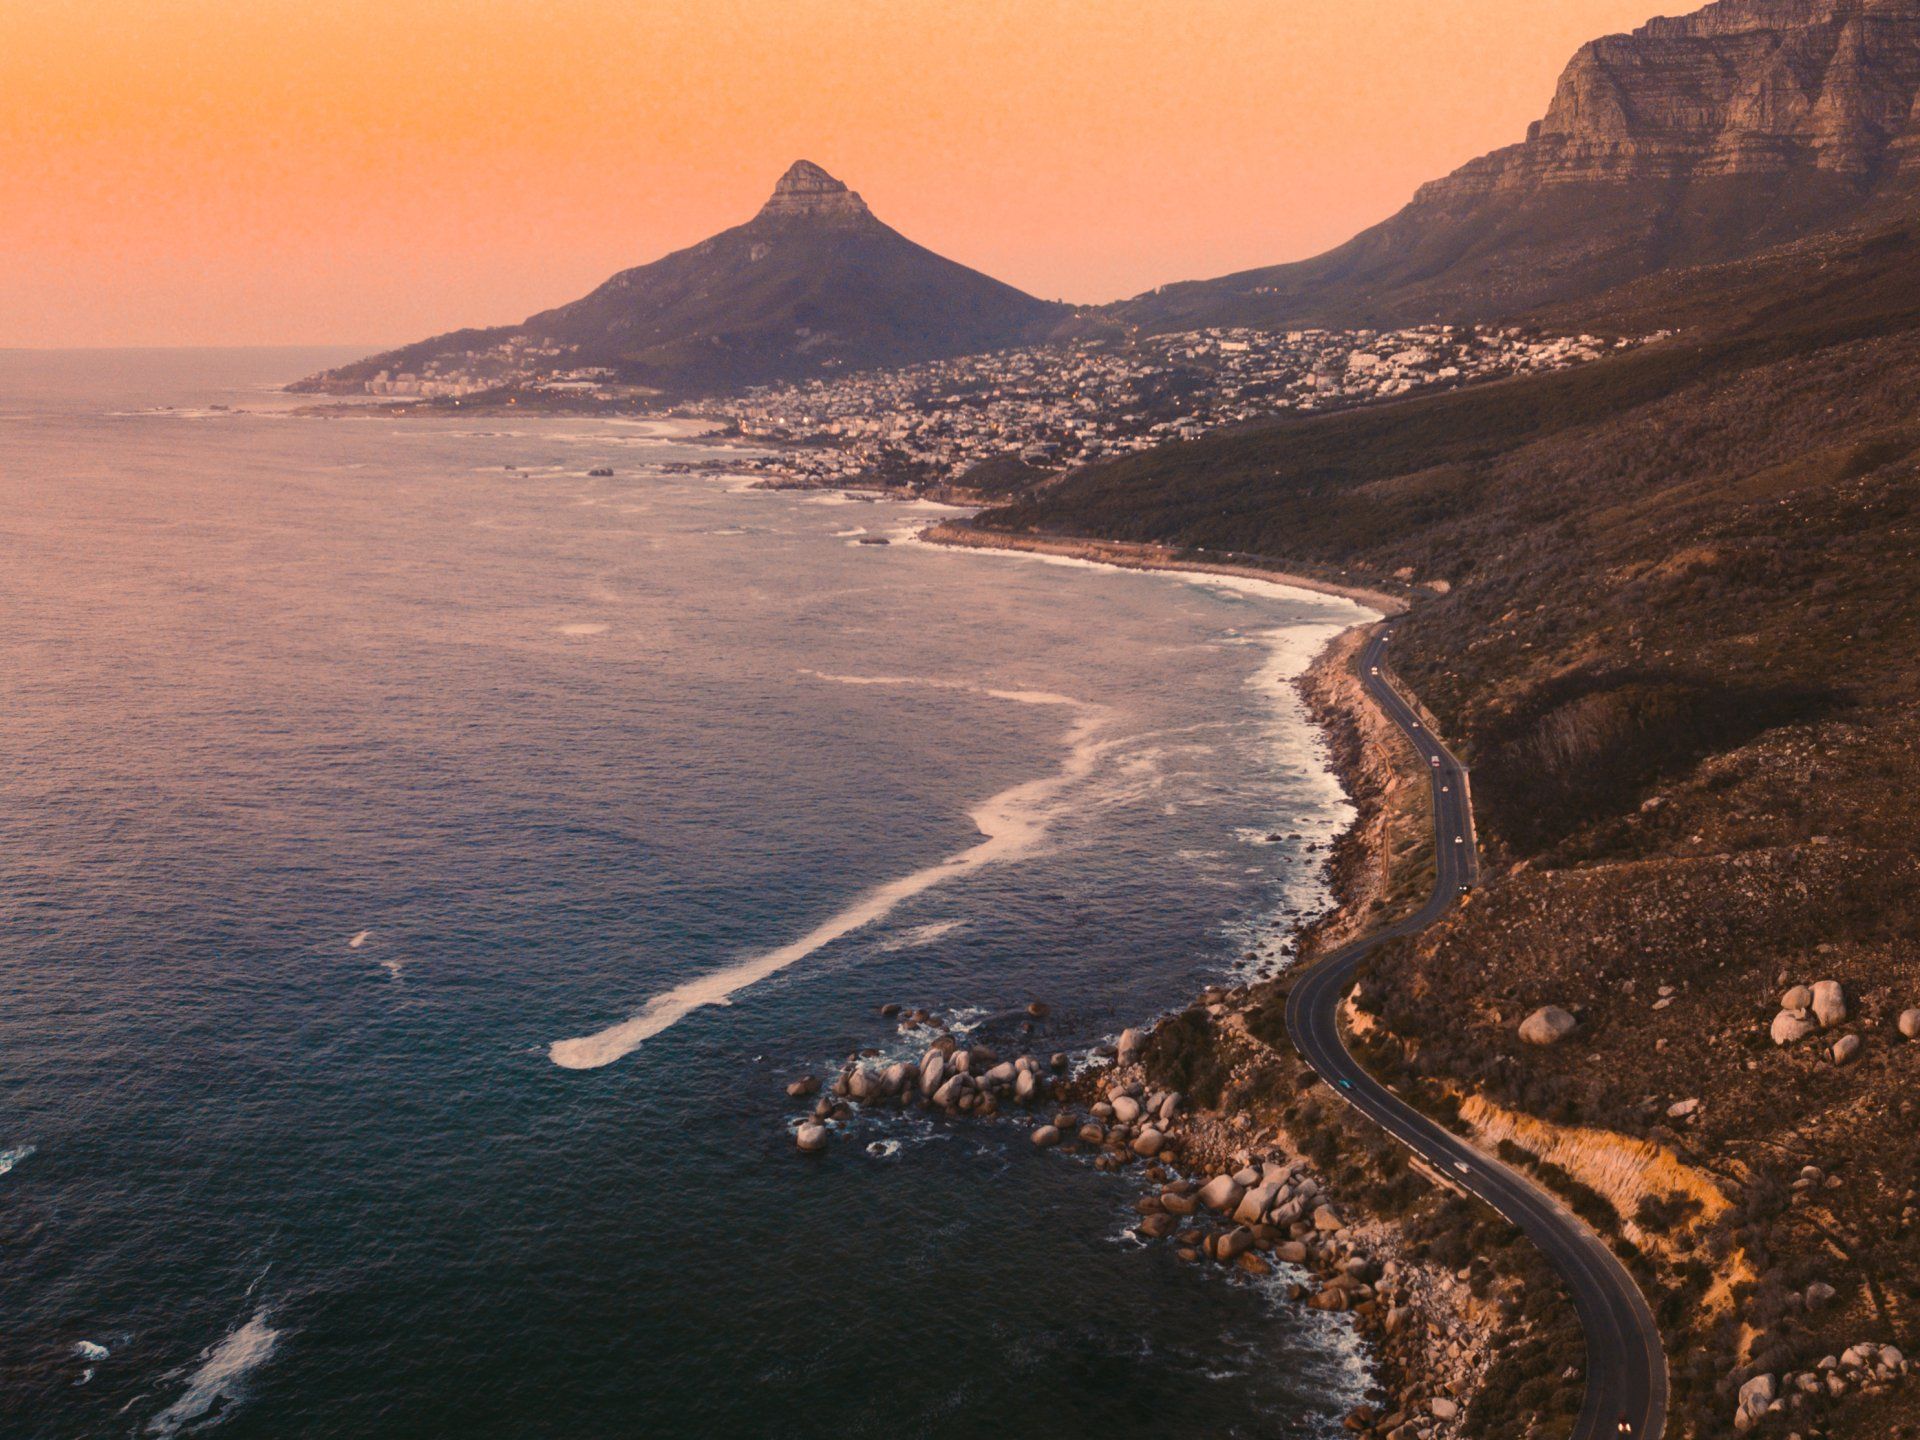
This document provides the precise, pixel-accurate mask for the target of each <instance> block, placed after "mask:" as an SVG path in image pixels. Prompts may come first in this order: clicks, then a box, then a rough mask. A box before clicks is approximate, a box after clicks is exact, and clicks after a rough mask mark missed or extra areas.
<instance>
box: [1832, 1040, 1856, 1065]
mask: <svg viewBox="0 0 1920 1440" xmlns="http://www.w3.org/2000/svg"><path fill="white" fill-rule="evenodd" d="M1860 1045H1861V1040H1860V1037H1859V1036H1858V1035H1842V1036H1841V1037H1840V1038H1839V1039H1838V1040H1836V1041H1834V1042H1833V1063H1834V1064H1836V1065H1850V1064H1852V1063H1853V1062H1854V1061H1855V1060H1856V1059H1858V1058H1859V1055H1860Z"/></svg>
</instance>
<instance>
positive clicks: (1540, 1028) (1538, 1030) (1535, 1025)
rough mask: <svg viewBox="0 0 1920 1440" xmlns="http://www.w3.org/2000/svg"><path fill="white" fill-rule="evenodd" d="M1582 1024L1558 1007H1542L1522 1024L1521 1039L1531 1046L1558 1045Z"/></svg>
mask: <svg viewBox="0 0 1920 1440" xmlns="http://www.w3.org/2000/svg"><path fill="white" fill-rule="evenodd" d="M1579 1028H1580V1022H1579V1021H1578V1020H1576V1019H1574V1018H1573V1016H1571V1015H1569V1014H1568V1013H1567V1012H1566V1011H1564V1010H1562V1009H1561V1008H1560V1007H1559V1006H1558V1005H1542V1006H1541V1007H1540V1008H1539V1009H1538V1010H1536V1011H1534V1012H1533V1013H1532V1014H1531V1015H1529V1016H1527V1018H1526V1019H1524V1020H1522V1021H1521V1022H1520V1038H1521V1039H1522V1040H1524V1041H1526V1042H1527V1043H1528V1044H1529V1045H1558V1044H1559V1043H1560V1042H1561V1041H1562V1040H1564V1039H1566V1038H1567V1036H1569V1035H1571V1034H1572V1033H1573V1032H1574V1031H1575V1030H1577V1029H1579Z"/></svg>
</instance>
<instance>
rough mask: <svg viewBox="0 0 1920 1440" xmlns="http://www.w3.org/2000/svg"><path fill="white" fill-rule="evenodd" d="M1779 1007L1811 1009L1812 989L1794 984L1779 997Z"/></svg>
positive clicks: (1783, 1008) (1784, 1008)
mask: <svg viewBox="0 0 1920 1440" xmlns="http://www.w3.org/2000/svg"><path fill="white" fill-rule="evenodd" d="M1780 1008H1781V1009H1782V1010H1811V1009H1812V1008H1813V991H1811V990H1809V989H1808V988H1807V987H1806V986H1804V985H1796V986H1794V987H1793V988H1792V989H1791V990H1789V991H1787V993H1786V994H1784V995H1782V996H1781V997H1780Z"/></svg>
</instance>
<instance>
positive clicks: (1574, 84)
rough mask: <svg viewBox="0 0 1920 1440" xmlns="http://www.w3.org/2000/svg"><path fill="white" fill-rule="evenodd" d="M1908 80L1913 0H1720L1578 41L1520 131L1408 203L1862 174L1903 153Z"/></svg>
mask: <svg viewBox="0 0 1920 1440" xmlns="http://www.w3.org/2000/svg"><path fill="white" fill-rule="evenodd" d="M1916 92H1920V0H1719V3H1718V4H1713V5H1709V6H1707V7H1706V8H1705V9H1704V10H1701V11H1698V12H1697V13H1695V14H1693V15H1688V16H1684V17H1682V18H1679V19H1659V20H1653V21H1650V22H1648V23H1647V24H1646V25H1643V26H1642V27H1641V28H1640V29H1638V30H1636V31H1634V32H1633V33H1632V34H1631V35H1609V36H1606V37H1604V38H1603V39H1599V40H1595V41H1592V42H1590V43H1589V44H1587V45H1584V46H1582V47H1581V49H1580V51H1579V53H1578V54H1576V55H1575V56H1574V57H1573V60H1572V63H1570V64H1569V65H1568V66H1567V69H1566V71H1565V73H1564V74H1562V75H1561V77H1560V84H1559V87H1558V88H1557V89H1556V90H1555V92H1554V97H1553V103H1552V104H1551V105H1550V106H1549V107H1548V109H1547V113H1546V116H1545V117H1544V118H1543V119H1541V120H1538V121H1536V122H1535V123H1534V125H1533V126H1532V128H1531V129H1530V130H1529V132H1528V135H1527V138H1526V140H1525V142H1523V143H1522V144H1519V145H1514V146H1510V147H1509V148H1507V149H1505V150H1496V151H1495V152H1494V153H1493V154H1491V155H1487V156H1484V157H1483V158H1481V159H1479V160H1476V161H1473V162H1472V163H1471V164H1469V165H1466V166H1463V167H1462V168H1461V169H1460V170H1458V171H1456V172H1454V174H1452V175H1450V176H1448V177H1447V178H1446V179H1444V180H1437V181H1434V182H1433V183H1432V184H1430V185H1428V186H1426V187H1425V188H1424V189H1423V190H1422V191H1421V192H1420V194H1419V196H1418V197H1417V199H1416V202H1415V203H1422V202H1428V203H1432V202H1444V201H1449V200H1456V199H1459V198H1460V197H1463V196H1469V195H1485V194H1489V193H1493V192H1496V191H1499V190H1503V189H1512V190H1530V189H1533V188H1536V187H1538V186H1542V185H1569V184H1590V183H1595V182H1599V183H1618V182H1621V181H1637V180H1655V181H1662V182H1671V181H1681V182H1685V181H1691V180H1695V179H1699V178H1703V177H1708V176H1725V175H1756V174H1766V175H1779V174H1783V173H1785V172H1787V171H1789V170H1793V169H1796V168H1804V169H1812V170H1821V171H1827V172H1830V173H1833V174H1835V175H1844V176H1851V177H1858V178H1862V179H1865V178H1869V177H1871V176H1873V175H1874V174H1876V173H1877V172H1878V171H1880V170H1881V169H1882V168H1883V167H1885V166H1886V165H1887V164H1889V163H1890V162H1897V161H1898V160H1899V159H1900V158H1901V157H1902V156H1904V155H1905V154H1906V153H1907V152H1908V140H1909V136H1910V134H1911V132H1912V131H1913V129H1914V114H1913V105H1914V99H1915V95H1916Z"/></svg>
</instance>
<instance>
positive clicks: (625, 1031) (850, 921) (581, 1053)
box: [547, 672, 1107, 1070]
mask: <svg viewBox="0 0 1920 1440" xmlns="http://www.w3.org/2000/svg"><path fill="white" fill-rule="evenodd" d="M812 673H816V674H817V672H812ZM819 678H821V679H826V680H834V681H837V682H839V683H842V684H848V685H924V686H930V687H933V688H937V689H959V690H973V691H975V692H976V693H979V694H985V695H988V696H991V697H993V698H994V699H998V700H1008V701H1012V702H1014V703H1017V704H1022V705H1058V706H1067V707H1072V708H1073V709H1075V710H1077V711H1079V712H1080V714H1079V718H1078V719H1077V720H1075V721H1074V723H1073V726H1072V728H1071V729H1069V730H1068V731H1067V735H1066V746H1067V755H1066V758H1065V759H1064V760H1063V761H1062V762H1061V764H1060V768H1059V769H1058V770H1056V771H1055V772H1054V773H1053V774H1051V775H1045V776H1042V777H1041V778H1039V779H1037V780H1028V781H1025V782H1023V783H1021V784H1019V785H1015V786H1013V787H1011V788H1010V789H1007V790H1003V791H1001V792H1000V793H999V794H998V795H994V796H991V797H989V798H988V799H986V800H984V801H982V802H981V803H980V804H979V805H977V806H975V807H974V809H973V811H972V812H971V818H972V820H973V823H974V825H975V827H976V828H977V829H978V830H979V832H980V834H981V836H982V839H981V840H980V841H979V843H978V844H975V845H971V846H969V847H968V848H967V849H965V850H962V851H960V852H959V853H958V854H955V855H949V856H948V857H947V858H946V859H944V860H941V861H939V862H938V863H937V864H933V865H929V866H927V867H925V868H924V869H921V870H915V871H914V872H913V873H912V874H909V875H903V876H901V877H900V878H899V879H897V880H890V881H888V882H887V883H886V884H884V885H879V886H876V887H874V888H873V889H871V890H869V891H867V892H866V893H865V894H863V895H861V896H860V897H859V898H858V899H856V900H855V901H854V902H853V903H852V904H850V905H848V906H846V907H845V908H844V909H842V910H840V911H838V912H837V913H835V914H834V915H832V916H830V917H829V918H828V919H826V920H824V921H822V922H821V923H820V924H819V925H816V926H814V928H813V929H811V930H809V931H807V933H806V934H804V935H802V936H800V937H799V939H797V940H793V941H790V942H789V943H787V944H785V945H782V946H780V947H779V948H778V949H775V950H769V951H767V952H765V953H764V954H761V955H756V956H753V957H752V958H750V959H747V960H743V961H741V962H740V963H739V964H737V965H731V966H728V967H727V968H726V969H724V970H717V971H715V972H714V973H713V974H711V975H703V976H700V977H699V978H697V979H694V980H689V981H687V982H686V983H685V984H682V985H676V986H674V988H673V989H671V990H668V991H665V992H663V993H661V994H659V995H656V996H654V997H653V998H652V999H651V1000H649V1001H648V1002H647V1003H646V1005H645V1006H644V1007H642V1009H641V1010H640V1011H639V1013H638V1014H635V1015H633V1016H631V1017H629V1018H628V1019H626V1020H623V1021H621V1022H620V1023H619V1024H618V1025H613V1026H609V1027H608V1028H607V1029H605V1030H601V1031H598V1032H597V1033H595V1034H592V1035H583V1036H580V1037H578V1038H576V1039H572V1040H556V1041H555V1042H554V1043H553V1044H552V1045H551V1046H550V1047H549V1048H548V1051H547V1055H548V1058H549V1059H551V1060H552V1061H553V1063H554V1064H556V1065H558V1066H560V1067H561V1068H562V1069H566V1070H594V1069H598V1068H599V1067H600V1066H602V1065H611V1064H612V1063H613V1062H614V1061H616V1060H619V1059H621V1058H622V1057H623V1056H626V1055H630V1054H631V1053H633V1051H635V1050H636V1049H638V1048H639V1047H640V1046H641V1045H642V1044H644V1043H645V1042H646V1041H648V1040H651V1039H652V1038H653V1037H654V1036H656V1035H658V1034H659V1033H660V1032H661V1031H663V1030H665V1029H667V1028H668V1027H670V1026H672V1025H675V1024H677V1023H678V1022H680V1021H681V1020H684V1019H685V1018H686V1017H687V1016H689V1015H691V1014H692V1013H693V1012H694V1011H696V1010H700V1009H703V1008H705V1007H707V1006H709V1005H726V1004H730V1003H731V1001H732V998H733V997H734V996H735V995H737V994H738V993H739V992H740V991H742V990H745V989H747V988H748V987H749V986H752V985H757V984H758V983H759V982H760V981H762V980H765V979H767V978H768V977H769V976H772V975H777V974H779V973H780V972H781V971H782V970H785V969H786V968H787V967H788V966H790V965H793V964H796V963H798V962H799V961H801V960H804V959H806V958H807V956H809V955H811V954H813V953H814V952H815V951H816V950H819V949H821V948H822V947H824V946H827V945H830V944H832V943H833V942H834V941H835V940H838V939H840V938H841V937H843V936H846V935H850V934H852V933H853V932H854V931H856V930H860V929H864V928H865V927H866V926H868V925H871V924H873V923H874V922H875V921H876V920H882V919H885V918H886V917H887V916H888V915H890V914H892V913H893V911H894V910H895V909H896V908H897V907H898V906H899V905H900V904H901V903H902V902H903V901H906V900H909V899H911V898H912V897H914V896H915V895H919V894H922V893H924V892H925V891H928V890H931V889H932V888H933V887H934V886H936V885H941V884H944V883H945V882H947V881H949V880H952V879H954V878H956V877H957V876H961V875H965V874H967V873H969V872H970V871H974V870H978V869H980V868H981V867H982V866H986V865H996V864H1004V863H1006V862H1007V861H1010V860H1017V859H1020V858H1021V857H1023V856H1026V855H1029V854H1031V853H1032V852H1033V851H1034V850H1036V849H1037V848H1039V845H1040V843H1041V841H1042V840H1043V839H1045V837H1046V833H1047V828H1048V825H1049V823H1050V817H1049V814H1048V812H1047V809H1046V802H1047V801H1048V800H1050V799H1052V798H1053V797H1054V796H1055V795H1056V794H1058V793H1059V792H1060V791H1061V790H1063V789H1065V788H1066V787H1067V786H1069V785H1071V784H1072V783H1073V782H1074V781H1076V780H1079V779H1081V778H1082V777H1084V776H1085V775H1087V774H1088V773H1089V772H1090V771H1092V769H1093V768H1094V766H1095V765H1096V764H1097V763H1098V762H1099V758H1100V754H1101V752H1102V750H1103V749H1104V748H1105V747H1104V746H1103V745H1102V744H1101V743H1100V741H1098V740H1097V739H1096V738H1095V736H1096V735H1097V733H1098V731H1099V730H1100V728H1101V726H1103V725H1104V724H1105V723H1106V721H1107V713H1106V711H1105V709H1104V708H1103V707H1099V706H1094V705H1089V704H1086V703H1084V702H1081V701H1078V700H1074V699H1072V698H1071V697H1069V696H1065V695H1055V694H1052V693H1050V692H1046V691H1036V690H989V689H985V688H984V687H981V686H977V685H972V684H968V683H966V682H964V681H948V680H922V679H916V678H911V677H904V676H853V675H848V676H836V675H820V676H819Z"/></svg>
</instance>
